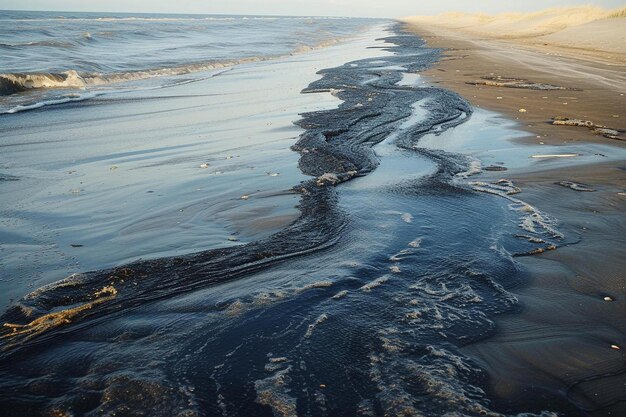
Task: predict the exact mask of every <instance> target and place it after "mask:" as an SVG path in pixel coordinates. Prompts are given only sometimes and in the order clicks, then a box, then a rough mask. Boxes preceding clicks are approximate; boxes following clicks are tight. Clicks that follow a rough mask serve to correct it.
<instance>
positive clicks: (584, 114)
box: [404, 7, 626, 415]
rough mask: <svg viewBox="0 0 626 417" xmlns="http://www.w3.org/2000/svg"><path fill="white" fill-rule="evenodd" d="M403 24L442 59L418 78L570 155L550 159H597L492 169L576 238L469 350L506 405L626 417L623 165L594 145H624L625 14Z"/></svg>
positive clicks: (529, 140) (545, 262) (542, 262)
mask: <svg viewBox="0 0 626 417" xmlns="http://www.w3.org/2000/svg"><path fill="white" fill-rule="evenodd" d="M404 21H405V22H407V23H408V24H409V26H410V28H411V30H413V31H415V32H416V33H418V34H419V35H420V36H422V37H423V38H424V39H426V41H427V43H428V45H430V46H433V47H440V48H443V49H444V51H445V52H444V57H443V58H442V59H441V61H440V62H439V63H438V64H437V65H435V66H434V67H433V68H431V69H429V70H428V71H426V72H425V73H424V74H423V75H424V76H425V78H426V79H428V80H429V81H430V82H434V83H436V84H438V85H442V86H445V87H447V88H450V89H452V90H454V91H457V92H459V93H460V94H461V95H463V96H464V97H466V98H467V99H468V100H469V101H470V102H472V104H474V105H475V106H477V107H480V108H485V109H490V110H494V111H497V112H501V113H504V114H506V115H508V116H509V117H510V118H511V119H513V120H515V121H516V122H517V125H518V126H519V128H520V129H523V130H524V131H527V132H528V134H527V135H525V136H524V135H523V136H522V137H520V138H518V139H517V140H519V141H521V143H525V144H529V145H531V146H533V148H534V149H537V148H538V147H539V148H541V147H547V146H550V145H553V146H556V147H557V148H561V149H562V150H563V151H562V152H561V151H557V152H548V153H556V154H565V153H568V151H567V148H568V146H572V145H574V144H576V145H578V146H579V149H580V152H575V154H578V156H572V157H571V158H563V159H564V160H568V161H570V160H571V161H573V160H574V159H577V158H580V157H581V156H582V155H583V154H588V155H591V154H594V155H595V156H596V158H595V160H594V161H590V162H591V163H588V164H585V165H584V166H579V165H576V166H571V165H572V163H573V162H564V163H563V164H562V165H561V166H559V167H558V168H556V169H554V168H550V167H548V166H543V167H542V165H541V164H538V165H535V166H534V167H533V168H532V169H530V170H524V171H522V172H515V171H513V172H508V173H494V175H493V178H494V179H495V178H498V177H499V176H501V175H506V178H507V179H512V180H513V181H514V182H515V183H516V184H518V185H519V187H520V188H521V190H522V192H521V194H520V196H521V198H523V199H524V200H525V201H527V202H529V203H531V204H533V205H536V206H537V207H541V208H542V209H544V210H547V211H548V212H550V213H552V214H553V215H554V216H556V217H557V218H558V219H559V224H560V225H561V226H562V227H564V228H565V229H567V230H570V231H571V233H574V234H576V235H577V236H579V238H578V241H577V242H576V244H572V245H571V246H567V247H562V248H559V249H558V250H556V251H553V252H549V253H546V254H542V255H541V256H536V257H531V258H525V259H523V260H522V261H521V262H522V263H523V264H525V265H527V266H528V267H529V268H530V269H531V270H532V271H533V274H532V276H533V280H532V283H531V284H530V285H529V286H528V287H526V288H525V289H522V290H520V291H518V292H517V291H516V292H515V293H516V295H518V296H519V297H520V299H521V300H522V302H523V303H524V306H525V308H524V311H523V313H522V314H520V315H517V316H510V317H505V318H501V319H500V320H498V326H499V328H500V333H499V334H498V335H497V336H496V337H495V338H493V339H491V340H489V341H486V342H485V343H478V344H476V345H474V346H471V347H469V348H468V349H467V350H466V351H467V352H468V353H469V354H470V355H471V356H473V357H475V358H477V360H479V361H481V363H483V364H484V365H485V366H486V367H487V368H488V369H489V372H490V374H491V375H492V376H494V380H493V382H492V384H493V385H492V386H493V389H494V391H495V392H496V393H497V395H499V396H501V397H502V398H505V399H512V398H516V397H519V396H524V395H528V394H529V393H530V392H532V391H533V388H532V387H536V386H537V385H542V384H543V385H546V386H550V385H552V386H558V387H560V389H561V390H563V391H564V392H565V393H566V396H567V397H568V398H570V400H571V401H573V402H574V403H576V404H579V406H580V407H581V408H582V409H585V410H587V411H588V412H589V413H590V415H621V414H623V413H624V410H625V405H624V401H625V397H624V388H623V387H624V384H625V383H626V374H624V356H623V355H624V354H623V350H622V349H623V348H624V345H625V344H626V339H625V337H624V335H625V334H626V321H625V320H624V317H625V315H626V304H624V303H625V296H626V284H625V281H624V277H625V276H626V275H625V274H626V263H625V259H626V256H625V254H626V239H625V238H624V236H626V221H625V218H624V210H625V205H626V194H625V191H626V172H625V170H626V161H625V160H624V159H623V157H622V158H618V160H616V161H614V162H609V161H607V155H606V154H604V153H602V152H597V150H595V148H594V146H595V145H597V144H607V145H610V146H612V147H615V148H616V149H624V146H625V145H626V143H625V142H624V140H625V139H626V134H625V132H626V113H625V112H624V111H625V109H626V96H625V94H626V18H625V17H624V11H623V10H621V11H619V10H618V11H613V12H607V11H605V10H602V9H597V8H591V7H587V8H573V9H550V10H547V11H544V12H538V13H533V14H526V15H524V14H503V15H495V16H491V15H470V14H461V13H458V14H446V15H441V16H416V17H410V18H406V19H404ZM555 119H556V120H557V122H556V123H559V122H560V121H564V120H566V119H570V120H577V121H589V122H593V124H594V125H599V126H603V127H606V128H608V129H610V132H608V131H606V130H598V129H594V128H593V126H591V127H589V126H585V125H582V126H567V125H563V124H556V125H555V124H554V120H555ZM576 123H577V124H582V123H578V122H576ZM587 125H589V123H587ZM607 132H608V134H607ZM617 152H618V153H619V152H620V151H617ZM540 153H545V152H540ZM577 184H578V185H577ZM512 375H515V376H514V377H513V378H512Z"/></svg>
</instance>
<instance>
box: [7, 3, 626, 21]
mask: <svg viewBox="0 0 626 417" xmlns="http://www.w3.org/2000/svg"><path fill="white" fill-rule="evenodd" d="M589 4H592V5H596V6H601V7H605V8H608V9H612V8H617V7H625V6H626V0H596V1H589V0H587V1H585V0H583V1H577V0H550V1H546V0H524V1H519V0H516V1H513V0H473V1H472V0H0V10H11V9H13V10H53V11H90V12H134V13H138V12H141V13H209V14H248V15H290V16H360V17H361V16H366V17H402V16H410V15H416V14H438V13H441V12H447V11H464V12H485V13H498V12H509V11H520V12H527V11H533V10H541V9H544V8H547V7H557V6H572V5H589Z"/></svg>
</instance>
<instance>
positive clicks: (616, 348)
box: [611, 345, 622, 350]
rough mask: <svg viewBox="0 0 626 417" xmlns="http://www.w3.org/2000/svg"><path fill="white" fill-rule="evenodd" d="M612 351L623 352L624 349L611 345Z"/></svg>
mask: <svg viewBox="0 0 626 417" xmlns="http://www.w3.org/2000/svg"><path fill="white" fill-rule="evenodd" d="M611 349H614V350H621V349H622V348H621V347H619V346H617V345H611Z"/></svg>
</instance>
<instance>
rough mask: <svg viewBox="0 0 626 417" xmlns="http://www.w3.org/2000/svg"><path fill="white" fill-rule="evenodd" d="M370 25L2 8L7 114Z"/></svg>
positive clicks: (187, 76)
mask: <svg viewBox="0 0 626 417" xmlns="http://www.w3.org/2000/svg"><path fill="white" fill-rule="evenodd" d="M366 24H367V23H366V21H365V20H359V19H344V18H323V17H320V18H307V17H272V16H216V15H210V16H208V15H207V16H203V15H160V14H123V13H121V14H97V13H96V14H94V13H49V12H13V11H0V39H1V42H0V54H2V67H1V68H0V71H2V73H0V113H7V112H9V113H12V112H17V111H22V110H28V109H32V108H38V107H40V106H44V105H51V104H59V103H65V102H69V101H77V100H84V99H87V98H90V97H93V96H94V95H97V94H103V93H106V92H110V91H112V90H113V91H115V90H117V89H120V88H158V87H162V86H164V85H168V84H170V83H180V82H188V81H191V80H194V79H195V77H197V76H198V75H197V74H198V73H200V72H202V73H204V74H205V76H206V72H207V71H211V70H214V71H218V70H224V69H226V68H229V67H232V66H233V65H236V64H241V63H245V62H254V61H261V60H266V59H270V58H276V57H279V56H283V55H289V54H293V53H301V52H304V51H307V50H310V49H312V48H319V47H323V46H327V45H332V44H333V43H335V42H337V41H339V40H340V39H342V38H343V37H346V36H349V35H350V34H352V33H354V32H355V31H358V30H359V28H363V27H364V26H365V25H366ZM181 76H184V77H181ZM44 90H45V91H44ZM51 90H53V91H51ZM18 92H19V93H30V94H28V95H27V94H21V95H15V94H14V93H18Z"/></svg>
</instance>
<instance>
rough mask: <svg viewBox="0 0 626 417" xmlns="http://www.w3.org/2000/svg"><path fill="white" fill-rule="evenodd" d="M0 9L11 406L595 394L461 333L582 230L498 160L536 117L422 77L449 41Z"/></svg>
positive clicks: (472, 403) (374, 410)
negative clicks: (490, 355)
mask: <svg viewBox="0 0 626 417" xmlns="http://www.w3.org/2000/svg"><path fill="white" fill-rule="evenodd" d="M0 21H1V22H2V24H1V25H0V50H1V54H2V62H1V63H0V73H1V75H0V80H2V81H1V82H2V84H1V86H2V87H1V91H2V96H1V98H0V109H1V111H2V113H3V114H0V149H1V150H2V151H1V152H0V188H1V190H0V191H1V192H2V196H3V197H2V199H1V200H0V214H1V219H0V237H1V241H2V245H1V249H0V266H1V268H2V276H1V277H0V289H1V290H2V291H0V293H1V294H2V295H1V298H0V306H1V307H2V309H3V314H2V316H1V319H0V320H1V321H2V323H3V324H4V325H3V327H2V329H1V330H0V371H1V372H0V410H2V411H1V412H0V414H1V415H3V416H20V417H21V416H27V415H28V416H51V415H54V416H83V415H85V416H96V415H124V416H126V415H128V416H131V415H132V416H135V415H150V416H248V417H249V416H295V415H301V416H355V415H358V416H422V415H423V416H450V415H464V416H482V415H488V416H503V415H523V416H531V415H541V416H551V415H555V414H554V413H555V412H561V413H568V414H567V415H573V416H575V415H584V413H583V411H581V409H580V408H579V407H578V406H577V402H576V398H575V393H573V394H572V393H570V392H568V391H563V390H562V386H561V385H559V384H558V383H554V384H552V385H550V384H545V385H544V386H540V387H532V388H528V387H522V389H521V390H520V391H519V392H517V394H516V397H515V398H514V399H511V398H509V397H506V396H505V395H502V393H496V392H495V391H494V390H493V387H492V386H491V385H490V377H489V374H488V372H487V371H486V370H485V368H484V366H483V364H482V363H481V362H480V361H479V360H477V359H476V358H474V357H471V356H470V355H468V354H467V352H466V351H465V347H467V346H471V345H473V344H476V343H480V342H482V341H485V340H488V339H489V338H490V337H492V336H493V335H495V334H496V333H497V330H498V328H497V324H496V323H497V319H498V317H499V316H502V315H513V314H517V313H519V312H520V311H521V310H522V309H523V305H521V303H520V302H519V300H518V299H517V297H516V296H515V294H514V292H515V289H516V288H519V287H520V286H524V285H526V284H527V283H528V282H529V280H530V279H531V274H530V272H529V271H527V270H526V269H525V268H524V267H523V265H522V264H521V263H519V262H518V260H519V259H520V258H521V257H524V256H532V255H534V254H538V253H542V252H546V251H551V250H554V249H556V248H557V247H559V246H562V245H567V244H570V243H572V242H574V241H575V234H574V233H572V231H570V230H566V229H564V228H563V227H561V226H560V225H559V223H558V220H557V219H556V218H554V217H553V216H552V215H550V213H544V212H542V211H541V210H539V209H538V208H536V207H534V206H532V205H530V204H528V203H526V202H524V201H523V200H522V199H521V198H518V197H519V196H518V195H517V194H518V193H519V191H520V189H519V188H518V187H517V186H516V185H515V184H514V183H512V182H511V181H508V180H506V179H505V174H506V173H505V172H504V171H505V170H506V169H517V170H523V169H524V168H525V167H527V166H528V165H529V164H530V163H531V162H530V158H528V156H529V155H531V154H532V153H533V152H537V149H536V148H533V146H528V147H527V148H525V150H524V151H523V152H521V153H520V152H515V151H514V150H515V149H519V148H517V147H519V146H520V145H517V144H515V142H514V141H513V140H512V139H515V138H519V137H522V136H524V135H525V133H524V132H521V131H519V130H518V127H517V126H516V125H515V124H514V123H512V122H510V121H507V120H505V119H503V118H502V117H501V116H500V115H498V114H496V113H492V112H489V111H486V110H481V109H476V108H473V107H472V106H471V105H470V104H469V103H468V102H467V101H466V100H465V99H464V98H463V97H461V96H459V95H458V94H456V93H454V92H451V91H448V90H445V89H443V88H440V87H439V86H437V84H436V83H431V82H429V81H428V80H424V79H422V77H421V76H420V72H421V71H422V70H424V69H426V68H428V67H430V66H431V65H433V64H434V63H436V62H437V60H439V59H440V58H441V54H442V51H440V50H437V49H432V48H428V47H427V46H426V45H425V43H424V41H423V40H422V39H420V38H419V37H417V36H415V35H413V34H411V33H408V32H406V31H405V30H404V29H403V27H402V26H401V25H400V24H398V23H397V22H393V21H385V20H376V19H369V20H368V19H349V18H341V19H335V18H297V17H293V18H288V17H254V16H184V15H122V14H116V15H111V14H82V13H80V14H79V13H56V12H55V13H34V12H2V13H1V14H0ZM571 146H572V148H571V149H569V151H571V152H575V151H576V144H573V145H571ZM598 149H599V150H602V149H600V148H598ZM541 151H543V152H551V151H552V152H553V153H556V152H557V150H556V149H552V147H550V146H547V145H546V146H543V147H541ZM520 155H521V156H520ZM580 160H581V161H584V160H585V157H584V156H581V158H580ZM553 163H554V164H559V163H563V162H560V161H553ZM487 167H488V168H489V169H485V168H487ZM494 172H495V173H496V174H494ZM494 175H497V176H494ZM512 377H513V376H512ZM513 379H514V378H512V380H513ZM520 392H521V394H520Z"/></svg>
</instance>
